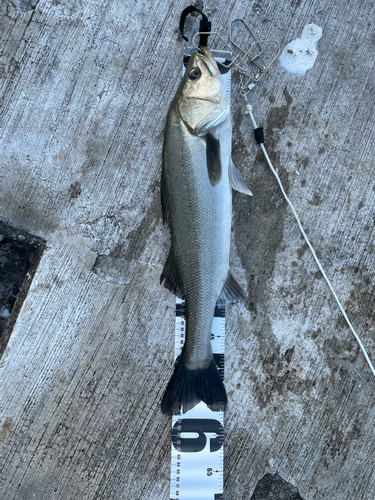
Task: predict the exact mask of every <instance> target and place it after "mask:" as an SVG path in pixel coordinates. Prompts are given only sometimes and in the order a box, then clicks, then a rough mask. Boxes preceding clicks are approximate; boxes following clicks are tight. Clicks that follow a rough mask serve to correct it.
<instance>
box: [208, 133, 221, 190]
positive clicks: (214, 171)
mask: <svg viewBox="0 0 375 500" xmlns="http://www.w3.org/2000/svg"><path fill="white" fill-rule="evenodd" d="M206 156H207V170H208V177H209V179H210V182H211V184H212V186H216V184H218V183H219V182H220V180H221V176H222V166H221V151H220V141H219V140H218V139H216V137H215V136H214V135H213V134H210V133H208V134H207V135H206Z"/></svg>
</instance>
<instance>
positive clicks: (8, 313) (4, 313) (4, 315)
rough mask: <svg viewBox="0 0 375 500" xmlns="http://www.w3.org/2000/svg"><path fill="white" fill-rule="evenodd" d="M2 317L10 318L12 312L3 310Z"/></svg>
mask: <svg viewBox="0 0 375 500" xmlns="http://www.w3.org/2000/svg"><path fill="white" fill-rule="evenodd" d="M0 316H1V317H2V318H8V317H9V316H10V312H9V310H8V309H6V308H5V307H3V308H1V309H0Z"/></svg>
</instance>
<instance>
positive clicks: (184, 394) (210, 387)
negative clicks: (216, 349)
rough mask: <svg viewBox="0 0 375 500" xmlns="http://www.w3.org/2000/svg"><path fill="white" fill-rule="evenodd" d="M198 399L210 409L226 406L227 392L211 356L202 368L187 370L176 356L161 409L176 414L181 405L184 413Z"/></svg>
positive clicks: (192, 406)
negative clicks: (206, 364)
mask: <svg viewBox="0 0 375 500" xmlns="http://www.w3.org/2000/svg"><path fill="white" fill-rule="evenodd" d="M200 401H204V402H205V403H206V405H207V406H208V407H209V408H210V409H211V410H212V411H220V410H225V408H226V406H227V402H228V398H227V393H226V391H225V387H224V384H223V381H222V380H221V377H220V374H219V370H218V369H217V366H216V364H215V361H214V359H213V358H212V361H211V363H210V364H209V366H208V367H207V368H205V369H204V370H200V369H197V370H189V369H187V368H186V366H185V364H184V362H183V360H182V359H181V358H180V357H178V358H177V360H176V367H175V370H174V373H173V375H172V378H171V380H170V382H169V384H168V387H167V389H166V391H165V393H164V396H163V400H162V402H161V411H162V412H163V413H169V414H171V413H173V414H174V415H178V413H179V409H180V408H179V407H180V406H181V405H182V410H183V413H185V412H187V411H188V410H191V409H192V408H194V406H195V405H197V404H198V403H199V402H200Z"/></svg>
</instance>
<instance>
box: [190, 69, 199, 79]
mask: <svg viewBox="0 0 375 500" xmlns="http://www.w3.org/2000/svg"><path fill="white" fill-rule="evenodd" d="M201 74H202V73H201V70H200V69H199V68H193V69H191V70H190V71H189V74H188V77H189V79H190V80H198V78H199V77H200V76H201Z"/></svg>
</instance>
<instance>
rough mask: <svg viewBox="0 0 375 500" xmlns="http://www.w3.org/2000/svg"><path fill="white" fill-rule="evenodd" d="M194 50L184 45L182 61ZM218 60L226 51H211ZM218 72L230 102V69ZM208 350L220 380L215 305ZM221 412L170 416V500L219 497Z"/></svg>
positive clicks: (219, 320)
mask: <svg viewBox="0 0 375 500" xmlns="http://www.w3.org/2000/svg"><path fill="white" fill-rule="evenodd" d="M193 50H195V49H189V48H185V51H184V71H185V64H187V61H188V59H189V57H190V54H191V53H192V51H193ZM211 52H212V54H213V56H214V57H215V59H216V60H218V61H219V62H224V61H228V60H230V59H231V53H230V52H223V51H215V50H212V51H211ZM222 69H224V71H225V72H224V73H222V76H223V79H224V83H225V88H226V91H227V95H228V100H229V102H230V89H231V72H230V71H226V69H225V68H222ZM185 332H186V321H185V302H184V301H183V300H181V299H176V329H175V359H176V358H177V356H179V355H180V354H181V350H182V347H183V345H184V342H185ZM211 343H212V352H213V353H214V358H215V361H216V364H217V366H218V368H219V372H220V375H221V378H222V379H224V346H225V307H224V306H219V307H218V306H216V308H215V315H214V319H213V323H212V329H211ZM223 445H224V412H222V411H212V410H210V409H209V408H208V407H207V405H206V404H205V403H203V402H201V403H199V404H198V405H197V406H195V407H194V408H193V409H191V410H189V411H187V412H186V413H184V414H183V415H182V414H180V415H173V417H172V454H171V455H172V456H171V488H170V498H171V500H223V475H224V446H223Z"/></svg>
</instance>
